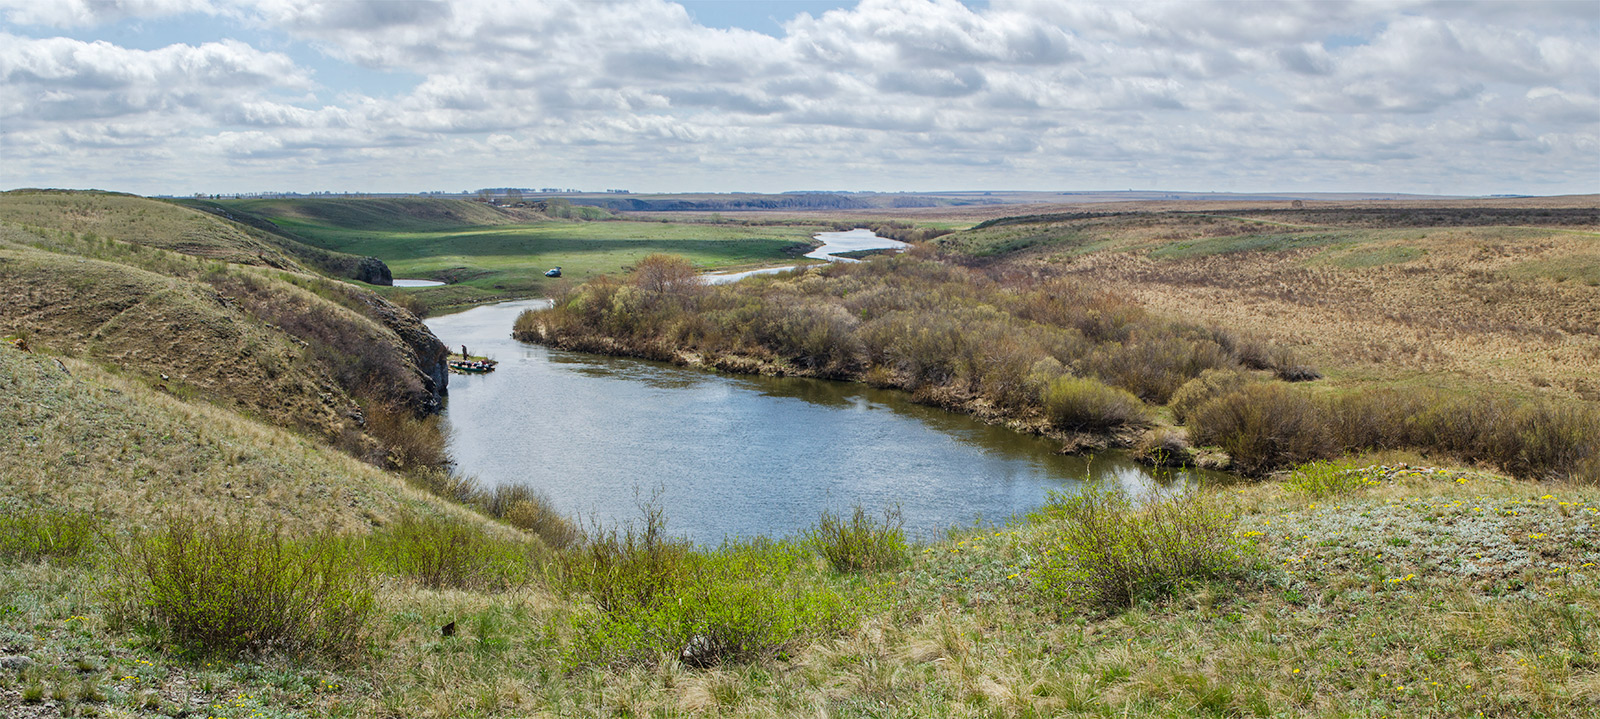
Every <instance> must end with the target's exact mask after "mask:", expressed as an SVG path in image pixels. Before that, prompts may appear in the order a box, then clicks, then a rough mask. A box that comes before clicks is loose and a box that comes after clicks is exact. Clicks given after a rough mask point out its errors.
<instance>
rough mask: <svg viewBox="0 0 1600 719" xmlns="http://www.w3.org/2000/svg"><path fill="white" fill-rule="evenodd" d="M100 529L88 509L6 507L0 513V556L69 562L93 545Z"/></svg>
mask: <svg viewBox="0 0 1600 719" xmlns="http://www.w3.org/2000/svg"><path fill="white" fill-rule="evenodd" d="M99 528H100V522H99V520H98V519H96V518H95V516H94V515H93V514H90V513H88V512H79V511H74V510H61V509H14V508H5V511H4V512H3V513H0V557H4V558H6V559H11V560H20V561H24V562H38V561H43V560H46V559H49V560H53V561H57V562H71V561H74V560H76V559H78V558H80V557H82V556H83V555H85V554H88V553H89V552H90V551H91V550H92V549H93V548H94V539H95V534H96V533H97V531H98V530H99Z"/></svg>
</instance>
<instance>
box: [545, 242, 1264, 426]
mask: <svg viewBox="0 0 1600 719" xmlns="http://www.w3.org/2000/svg"><path fill="white" fill-rule="evenodd" d="M923 254H924V253H920V252H910V253H906V254H903V255H898V256H891V257H882V258H876V259H874V260H873V261H870V262H864V263H858V264H850V265H845V264H835V265H830V266H828V267H825V268H821V269H819V270H812V271H805V272H794V273H788V274H780V275H776V276H770V277H766V278H760V279H752V280H747V281H744V282H739V283H734V284H730V285H717V286H710V287H708V286H704V285H701V284H700V283H698V282H689V281H686V280H687V278H688V276H689V272H690V271H691V269H692V268H690V267H689V265H688V264H687V263H686V262H684V261H683V260H681V259H675V258H662V257H655V258H648V259H647V260H646V261H645V262H641V263H640V266H639V270H638V271H636V272H635V273H634V275H633V276H632V277H630V278H628V279H627V280H626V281H619V280H615V279H609V278H607V279H601V280H596V281H592V282H589V283H587V284H585V285H582V286H579V287H576V288H572V289H571V290H569V291H568V292H566V293H565V294H563V295H561V296H559V297H557V298H556V301H555V302H554V305H553V306H552V307H551V308H550V309H548V310H542V311H531V312H528V313H525V314H523V315H522V316H521V317H519V318H518V320H517V325H516V332H515V334H516V336H517V337H518V338H520V339H524V340H528V341H537V342H543V343H547V344H552V345H556V346H561V347H567V348H570V349H577V350H584V351H595V352H604V353H611V354H628V355H633V356H639V357H646V358H651V359H664V360H671V359H674V358H675V357H677V356H678V355H679V353H692V354H694V355H696V356H698V357H700V358H702V359H703V360H704V361H706V362H707V363H708V364H712V365H715V366H729V367H746V368H748V367H750V366H752V365H751V362H752V361H754V362H756V363H760V364H765V365H767V366H768V367H771V368H774V369H776V370H777V371H781V372H790V373H796V374H804V375H809V376H817V377H831V378H839V379H856V380H871V381H872V382H873V383H874V384H877V385H880V386H887V387H896V388H901V389H906V390H911V391H914V392H918V393H919V395H918V396H921V397H925V398H956V399H957V400H960V399H963V398H967V399H977V400H985V401H987V402H988V403H989V404H990V405H992V406H995V407H998V408H1001V409H1002V410H1004V411H1006V412H1008V413H1012V414H1016V415H1022V416H1030V415H1032V416H1043V415H1045V414H1046V407H1045V404H1046V396H1045V395H1046V390H1047V389H1049V387H1048V384H1049V382H1051V381H1054V380H1056V379H1057V378H1058V377H1059V376H1062V375H1070V376H1072V377H1075V378H1079V379H1080V380H1081V381H1079V382H1077V383H1076V384H1073V383H1066V384H1063V385H1062V387H1063V389H1062V391H1061V393H1058V395H1059V399H1060V400H1061V401H1060V402H1058V408H1062V409H1063V410H1064V412H1063V413H1062V414H1061V415H1060V417H1061V419H1062V420H1063V421H1064V422H1066V423H1067V424H1064V425H1061V426H1062V428H1066V429H1073V428H1093V429H1095V430H1104V429H1108V428H1115V427H1120V426H1124V425H1127V424H1141V423H1143V422H1146V421H1148V414H1147V411H1146V410H1145V409H1143V408H1141V407H1140V404H1141V401H1148V402H1155V403H1164V402H1166V401H1167V400H1168V399H1169V398H1170V397H1171V396H1172V394H1173V393H1174V392H1175V391H1177V389H1178V388H1179V387H1181V386H1183V385H1184V384H1185V383H1186V382H1188V381H1190V380H1192V379H1194V378H1195V377H1198V376H1199V375H1201V374H1202V373H1203V372H1205V371H1206V370H1230V371H1235V370H1238V369H1240V368H1241V367H1242V366H1243V364H1242V363H1243V361H1244V359H1243V355H1242V354H1241V353H1242V352H1245V351H1253V352H1261V353H1265V354H1267V355H1271V354H1272V351H1271V350H1270V348H1269V349H1261V346H1260V343H1254V344H1251V343H1244V342H1241V341H1240V340H1238V338H1236V337H1234V336H1233V335H1231V334H1229V333H1227V332H1225V331H1222V330H1218V329H1215V328H1207V327H1201V326H1197V325H1189V324H1183V323H1174V322H1167V321H1164V320H1160V319H1157V318H1154V317H1151V316H1150V315H1149V314H1148V313H1146V312H1145V311H1144V310H1143V309H1141V308H1140V307H1139V306H1138V305H1137V304H1135V303H1133V302H1132V301H1130V300H1127V299H1125V298H1122V297H1118V296H1115V295H1111V294H1107V293H1104V292H1100V291H1097V290H1095V289H1093V288H1090V287H1086V286H1084V285H1083V284H1081V283H1077V282H1073V281H1067V280H1051V281H1040V280H1036V279H1033V278H1030V277H1012V276H1008V275H1001V274H993V273H987V272H984V271H980V270H975V269H969V268H964V267H959V266H955V265H952V264H949V263H943V262H939V261H935V260H931V259H927V258H926V257H923V256H922V255H923ZM669 269H671V270H673V271H670V272H669V271H668V270H669ZM663 277H670V278H671V279H672V281H665V282H664V281H663V280H662V278H663ZM679 280H683V281H679ZM1041 363H1044V364H1043V365H1042V364H1041ZM1045 366H1048V367H1054V368H1056V371H1054V372H1053V374H1051V373H1047V374H1046V375H1043V376H1041V375H1039V371H1040V368H1041V367H1045ZM1089 382H1094V383H1096V384H1092V385H1091V384H1088V383H1089ZM1069 385H1070V387H1069ZM1101 385H1103V386H1104V387H1109V388H1115V389H1117V390H1120V392H1118V393H1116V394H1111V393H1108V392H1107V391H1104V389H1103V388H1101ZM1069 389H1070V390H1075V391H1068V390H1069ZM1130 402H1131V404H1130ZM1097 409H1098V410H1104V411H1105V412H1106V414H1104V415H1092V414H1091V413H1092V412H1094V411H1096V410H1097Z"/></svg>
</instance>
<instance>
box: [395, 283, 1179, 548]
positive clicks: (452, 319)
mask: <svg viewBox="0 0 1600 719" xmlns="http://www.w3.org/2000/svg"><path fill="white" fill-rule="evenodd" d="M542 306H545V301H544V300H529V301H523V302H508V303H505V304H500V305H494V306H490V307H479V308H477V309H473V310H469V311H467V312H462V313H460V314H454V315H446V316H443V317H436V318H433V319H430V320H428V323H427V324H428V326H429V327H430V328H432V330H433V331H434V333H435V334H437V335H438V336H439V337H440V338H441V339H442V340H444V342H445V344H447V345H449V346H450V347H451V348H452V349H454V350H456V351H460V347H461V345H463V344H465V345H467V348H468V349H469V350H470V351H471V352H472V353H473V354H481V355H488V356H490V357H493V358H495V359H497V360H499V361H500V366H499V369H498V370H497V371H495V372H493V373H491V374H487V375H467V376H463V375H455V376H452V377H451V378H450V401H449V406H448V408H447V410H446V418H447V420H448V422H449V424H450V427H451V429H452V437H451V441H450V452H451V455H452V456H453V457H454V458H455V460H456V462H457V464H458V465H459V469H460V470H461V471H463V472H465V473H467V474H472V475H476V476H477V477H478V478H479V480H480V481H482V482H483V483H484V484H487V485H495V484H499V483H504V482H526V483H528V484H530V485H532V486H534V487H536V488H538V489H539V490H541V491H543V492H545V493H546V494H547V495H548V496H549V497H550V498H551V499H552V500H553V501H554V503H555V505H556V507H557V509H559V510H560V511H562V512H563V513H566V514H568V515H570V516H579V517H583V518H594V519H598V520H600V521H601V522H604V523H607V524H612V523H617V522H626V521H629V520H633V519H636V518H637V517H638V510H637V502H636V497H638V496H640V495H641V494H643V495H649V494H651V493H659V501H660V502H661V503H662V504H663V505H664V508H665V510H666V513H667V517H668V522H669V524H668V527H669V529H671V530H673V531H674V532H676V533H680V534H685V535H687V536H689V537H690V538H692V539H694V540H695V541H698V542H702V543H708V544H714V543H716V542H718V541H720V540H722V539H723V538H724V537H728V536H752V535H755V534H766V535H768V536H785V535H789V534H793V533H795V532H797V531H799V530H803V529H804V528H806V527H808V526H810V525H811V524H812V523H813V522H815V521H816V518H817V515H818V514H819V513H820V512H821V511H823V510H824V509H833V510H835V511H839V510H848V509H849V508H850V507H852V506H853V505H855V504H856V503H860V504H862V505H864V506H866V507H868V508H872V509H877V508H882V507H886V506H889V505H892V504H896V503H898V504H899V505H900V507H901V509H902V512H903V514H904V517H905V521H906V528H907V530H908V531H910V532H912V533H913V534H916V535H918V536H924V537H927V536H932V535H935V534H937V533H938V532H939V531H941V530H943V529H945V528H947V527H950V526H952V525H970V524H972V523H973V522H974V521H982V522H999V521H1004V520H1005V519H1006V518H1008V517H1010V516H1011V515H1013V514H1016V513H1022V512H1026V511H1028V510H1030V509H1033V508H1035V507H1038V506H1039V505H1040V504H1041V503H1042V502H1043V500H1044V499H1045V495H1046V492H1048V491H1050V490H1068V491H1070V490H1072V489H1073V488H1075V487H1077V486H1079V484H1080V482H1081V480H1082V479H1083V478H1084V477H1086V476H1091V475H1092V476H1094V477H1097V478H1100V479H1102V480H1105V481H1108V482H1114V483H1117V484H1120V485H1123V486H1125V487H1128V488H1130V489H1139V488H1144V487H1147V486H1150V485H1152V484H1155V483H1165V484H1173V483H1182V482H1185V481H1189V480H1190V479H1192V477H1191V476H1190V475H1188V474H1186V473H1182V472H1177V473H1171V474H1163V476H1162V478H1161V479H1159V480H1157V479H1155V478H1153V477H1152V476H1151V475H1150V471H1149V470H1147V469H1145V468H1144V467H1142V466H1140V465H1137V464H1134V463H1132V462H1131V461H1128V460H1126V459H1124V458H1123V457H1122V456H1121V455H1119V454H1115V453H1113V454H1103V455H1099V456H1096V457H1095V458H1094V459H1093V461H1092V462H1090V461H1089V460H1086V459H1084V458H1080V457H1067V456H1061V455H1057V454H1055V453H1054V452H1053V450H1054V449H1055V444H1053V443H1052V442H1050V441H1049V440H1045V439H1041V438H1038V437H1033V436H1029V435H1024V434H1020V433H1017V432H1012V431H1010V430H1006V429H1003V428H998V427H993V426H990V425H985V424H982V423H980V422H977V421H975V420H973V419H971V418H969V417H966V416H965V415H959V414H953V413H950V412H945V411H943V410H939V409H934V408H930V407H924V406H920V405H916V404H912V403H911V402H909V401H908V399H907V397H906V395H905V394H903V393H899V392H893V391H887V390H875V389H871V388H868V387H865V386H862V385H856V384H850V383H843V382H828V381H823V380H810V379H796V378H764V377H741V376H731V375H723V374H718V373H714V372H708V371H701V370H693V369H686V368H681V367H675V366H672V365H668V364H663V363H658V362H648V361H643V360H634V359H624V358H614V357H602V356H597V355H589V354H581V353H576V352H566V351H562V350H552V349H547V348H545V347H540V346H536V345H529V344H524V343H521V342H517V341H516V340H513V339H511V325H512V323H513V322H514V321H515V319H516V316H517V314H518V313H520V312H521V311H522V310H524V309H527V308H531V307H542Z"/></svg>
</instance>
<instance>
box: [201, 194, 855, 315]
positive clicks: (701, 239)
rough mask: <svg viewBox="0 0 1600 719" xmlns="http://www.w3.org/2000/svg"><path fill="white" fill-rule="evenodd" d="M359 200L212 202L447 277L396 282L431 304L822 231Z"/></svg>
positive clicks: (742, 258) (715, 260)
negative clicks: (396, 209)
mask: <svg viewBox="0 0 1600 719" xmlns="http://www.w3.org/2000/svg"><path fill="white" fill-rule="evenodd" d="M360 203H361V201H344V203H343V205H341V207H339V208H335V209H339V210H342V211H340V212H334V211H332V210H329V211H318V212H311V211H310V210H313V209H317V208H314V207H299V206H297V204H296V203H295V202H291V201H276V200H275V201H239V202H224V203H220V204H222V205H223V206H226V207H228V208H229V209H230V210H239V211H243V212H249V213H252V214H256V215H259V216H261V217H263V218H265V219H268V220H271V221H272V222H273V223H274V224H277V225H278V226H280V227H282V228H283V229H285V230H287V231H289V232H291V233H293V234H294V235H295V236H297V237H300V238H303V239H305V240H307V241H309V242H311V243H314V244H315V245H317V246H319V247H322V248H325V249H329V250H336V251H339V252H348V253H354V254H360V255H371V256H374V257H377V258H379V259H381V260H383V261H384V262H385V263H387V264H388V265H389V269H390V271H391V272H392V273H393V274H394V276H395V277H406V278H422V279H435V280H441V281H445V282H449V283H450V285H449V286H446V287H437V288H426V289H414V290H404V292H406V293H407V294H409V295H411V296H414V297H416V298H418V299H420V300H422V301H423V302H426V303H427V304H428V305H429V306H431V307H434V308H446V307H456V306H463V305H470V304H481V303H484V302H490V301H494V300H497V299H510V298H521V297H535V296H543V295H547V294H550V293H551V292H553V291H554V290H555V289H556V288H557V284H558V282H557V281H553V280H550V279H547V278H546V277H545V276H544V272H545V270H548V269H550V268H551V267H557V266H559V267H561V268H562V275H563V278H564V279H565V280H567V281H577V282H583V281H586V280H588V279H591V278H593V277H597V276H600V275H604V274H617V273H620V272H623V271H625V268H628V267H631V266H632V265H633V264H635V263H636V262H638V261H639V260H641V259H643V258H645V257H647V256H649V255H651V254H653V253H657V252H670V253H673V254H678V255H682V256H684V257H687V258H689V260H690V261H692V262H693V263H694V264H695V265H696V266H697V267H698V268H700V269H702V270H712V269H730V268H738V267H746V266H756V265H762V264H769V263H776V262H783V261H785V260H790V259H793V258H794V257H796V256H798V255H801V254H804V253H805V252H806V251H808V250H809V249H810V247H811V236H812V235H813V234H815V233H817V232H820V231H823V230H825V229H829V228H828V227H826V226H825V225H822V224H795V225H771V226H744V225H740V224H711V223H706V224H699V223H694V224H688V223H667V222H630V221H606V222H579V221H569V220H537V221H529V220H526V219H501V220H500V221H501V222H502V223H510V224H479V223H486V222H488V221H489V220H491V219H495V218H493V217H491V216H489V215H485V214H484V213H491V212H492V211H490V210H488V209H486V208H479V207H474V203H468V202H458V203H452V204H458V205H463V206H467V207H469V208H473V209H475V210H476V211H477V214H471V215H461V216H459V217H458V216H454V215H452V216H449V217H441V216H438V215H434V216H431V218H430V219H418V218H408V217H406V216H403V215H400V214H398V213H393V212H391V213H385V214H382V215H377V216H372V215H370V214H369V213H364V212H359V210H361V209H362V208H361V207H360ZM303 204H314V203H303ZM369 204H370V203H369ZM344 205H353V207H345V206H344ZM323 209H327V208H323ZM480 215H481V216H480ZM395 292H400V291H398V290H397V291H395Z"/></svg>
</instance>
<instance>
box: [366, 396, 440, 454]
mask: <svg viewBox="0 0 1600 719" xmlns="http://www.w3.org/2000/svg"><path fill="white" fill-rule="evenodd" d="M365 415H366V418H367V427H366V428H367V433H368V434H370V435H372V436H373V438H374V439H377V440H378V442H379V443H381V444H382V445H383V449H384V457H383V460H382V461H381V462H379V463H378V464H379V465H380V466H383V467H387V468H390V469H399V470H419V469H439V468H443V467H445V466H446V465H448V464H449V463H450V455H449V454H448V452H447V449H448V444H449V439H448V438H447V437H446V436H445V432H444V425H443V423H442V422H441V420H440V418H439V416H438V415H429V416H425V417H418V416H417V415H416V414H414V413H413V412H412V411H411V410H409V409H406V408H404V407H399V406H390V405H378V404H370V403H369V404H368V405H367V407H366V409H365Z"/></svg>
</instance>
